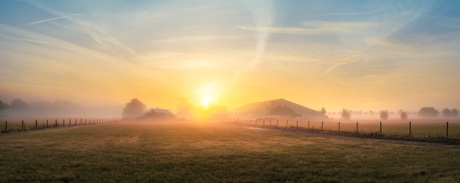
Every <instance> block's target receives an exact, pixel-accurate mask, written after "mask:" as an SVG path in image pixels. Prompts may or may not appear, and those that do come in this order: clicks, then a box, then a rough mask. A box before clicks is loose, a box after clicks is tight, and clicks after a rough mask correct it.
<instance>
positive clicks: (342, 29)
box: [239, 21, 376, 35]
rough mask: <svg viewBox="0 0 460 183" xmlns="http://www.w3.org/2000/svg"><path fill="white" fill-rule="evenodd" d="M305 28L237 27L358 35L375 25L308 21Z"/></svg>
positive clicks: (296, 32)
mask: <svg viewBox="0 0 460 183" xmlns="http://www.w3.org/2000/svg"><path fill="white" fill-rule="evenodd" d="M304 25H305V27H248V26H239V28H241V29H244V30H251V31H257V32H268V33H279V34H311V35H321V34H344V33H358V32H361V31H365V30H368V29H370V28H372V27H373V26H375V25H376V24H373V23H367V22H327V21H309V22H304Z"/></svg>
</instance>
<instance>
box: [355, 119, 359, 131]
mask: <svg viewBox="0 0 460 183" xmlns="http://www.w3.org/2000/svg"><path fill="white" fill-rule="evenodd" d="M356 133H359V128H358V122H356Z"/></svg>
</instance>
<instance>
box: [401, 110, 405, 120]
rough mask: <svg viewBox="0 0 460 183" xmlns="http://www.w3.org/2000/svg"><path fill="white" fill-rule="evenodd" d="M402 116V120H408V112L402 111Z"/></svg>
mask: <svg viewBox="0 0 460 183" xmlns="http://www.w3.org/2000/svg"><path fill="white" fill-rule="evenodd" d="M400 115H401V119H407V112H406V111H401V113H400Z"/></svg>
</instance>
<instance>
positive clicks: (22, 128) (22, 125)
mask: <svg viewBox="0 0 460 183" xmlns="http://www.w3.org/2000/svg"><path fill="white" fill-rule="evenodd" d="M21 130H24V120H22V122H21Z"/></svg>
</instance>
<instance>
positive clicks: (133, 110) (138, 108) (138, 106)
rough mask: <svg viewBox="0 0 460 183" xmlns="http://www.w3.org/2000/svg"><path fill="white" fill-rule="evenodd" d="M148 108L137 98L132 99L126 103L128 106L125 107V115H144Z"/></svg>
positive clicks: (131, 116)
mask: <svg viewBox="0 0 460 183" xmlns="http://www.w3.org/2000/svg"><path fill="white" fill-rule="evenodd" d="M146 108H147V107H146V106H145V105H144V104H143V103H142V102H141V101H139V100H138V99H137V98H134V99H131V102H129V103H126V107H125V108H124V109H123V117H125V118H133V117H139V116H142V115H143V114H144V112H145V110H146Z"/></svg>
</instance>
